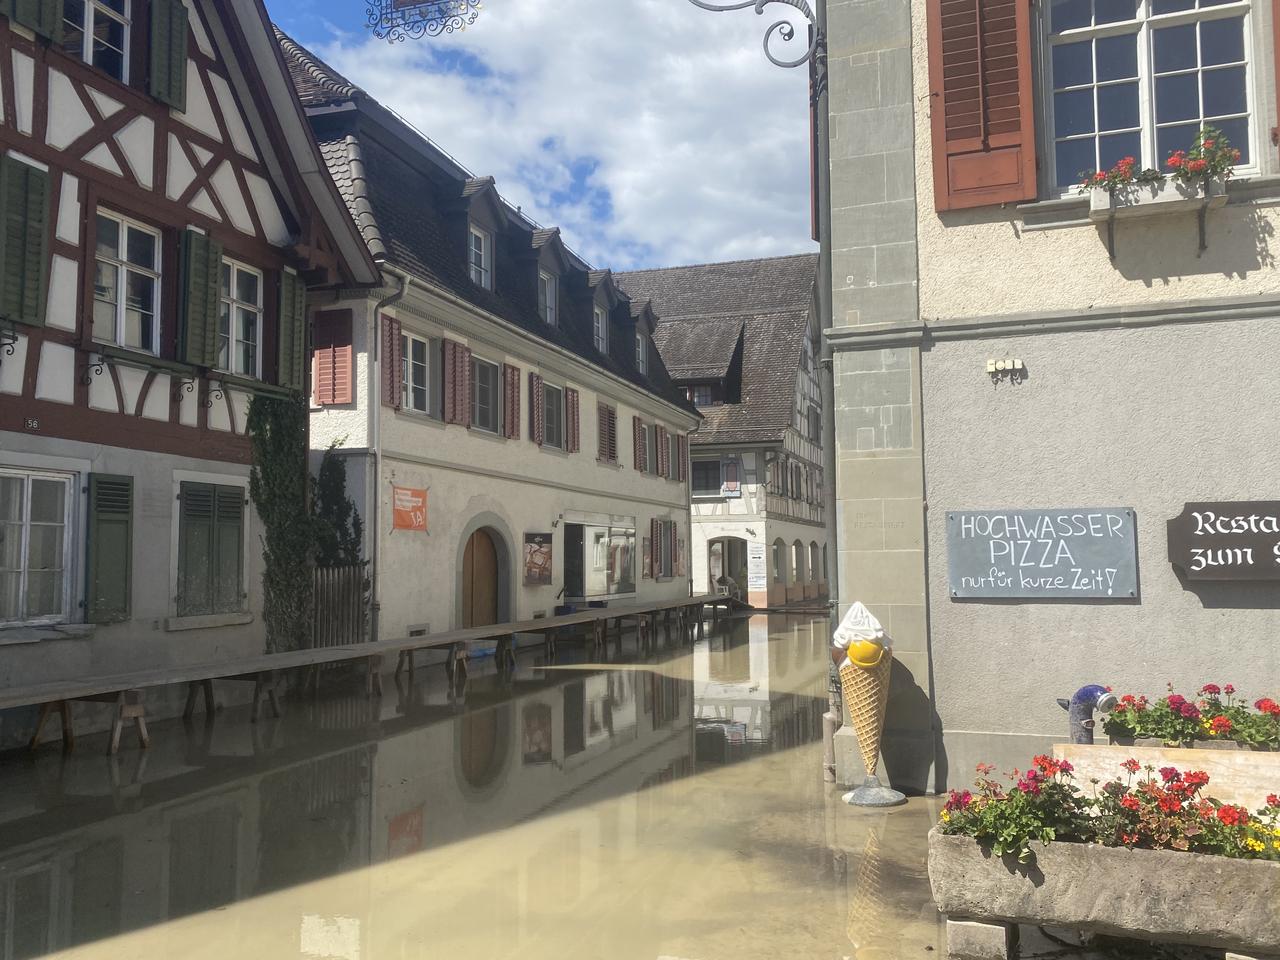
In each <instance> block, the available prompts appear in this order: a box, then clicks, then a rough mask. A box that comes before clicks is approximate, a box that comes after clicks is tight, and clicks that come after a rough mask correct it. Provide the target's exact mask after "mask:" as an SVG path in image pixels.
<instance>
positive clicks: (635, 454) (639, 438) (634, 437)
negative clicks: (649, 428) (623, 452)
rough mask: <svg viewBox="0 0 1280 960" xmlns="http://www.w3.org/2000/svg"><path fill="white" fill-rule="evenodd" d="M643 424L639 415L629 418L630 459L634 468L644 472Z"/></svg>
mask: <svg viewBox="0 0 1280 960" xmlns="http://www.w3.org/2000/svg"><path fill="white" fill-rule="evenodd" d="M644 455H645V447H644V424H643V423H641V422H640V418H639V417H632V418H631V459H632V461H633V462H634V463H635V466H636V469H637V470H639V471H640V472H641V473H644Z"/></svg>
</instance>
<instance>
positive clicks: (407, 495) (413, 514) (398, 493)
mask: <svg viewBox="0 0 1280 960" xmlns="http://www.w3.org/2000/svg"><path fill="white" fill-rule="evenodd" d="M391 526H392V529H394V530H421V531H422V532H424V533H425V532H426V529H427V491H425V490H418V489H415V488H414V487H392V488H391Z"/></svg>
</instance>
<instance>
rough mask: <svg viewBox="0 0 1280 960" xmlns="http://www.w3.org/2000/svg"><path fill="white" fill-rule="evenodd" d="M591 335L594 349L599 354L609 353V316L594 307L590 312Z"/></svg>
mask: <svg viewBox="0 0 1280 960" xmlns="http://www.w3.org/2000/svg"><path fill="white" fill-rule="evenodd" d="M591 335H592V338H593V339H594V340H595V344H596V349H597V350H599V351H600V352H601V353H608V352H609V315H608V314H607V313H605V312H604V310H603V309H601V308H600V307H596V308H595V309H594V310H593V311H592V316H591Z"/></svg>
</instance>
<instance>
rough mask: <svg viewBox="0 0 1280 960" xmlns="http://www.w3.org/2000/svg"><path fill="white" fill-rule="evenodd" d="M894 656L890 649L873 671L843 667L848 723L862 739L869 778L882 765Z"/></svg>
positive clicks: (859, 741) (842, 675)
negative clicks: (881, 747) (883, 739)
mask: <svg viewBox="0 0 1280 960" xmlns="http://www.w3.org/2000/svg"><path fill="white" fill-rule="evenodd" d="M892 668H893V654H892V653H891V652H890V651H888V650H886V651H885V652H884V656H883V657H881V658H880V662H879V663H878V664H876V665H875V666H874V667H872V668H871V669H869V670H864V669H863V668H862V667H855V666H854V665H853V664H851V663H846V664H844V665H842V666H841V667H840V690H841V692H842V693H843V694H844V709H845V723H847V724H849V725H850V726H851V727H853V732H854V733H855V734H857V736H858V749H859V750H860V751H861V752H862V762H863V764H864V765H865V766H866V768H867V775H868V776H874V775H875V773H876V770H877V769H878V768H879V766H880V736H881V734H883V733H884V712H885V708H886V707H887V706H888V705H889V672H890V670H892Z"/></svg>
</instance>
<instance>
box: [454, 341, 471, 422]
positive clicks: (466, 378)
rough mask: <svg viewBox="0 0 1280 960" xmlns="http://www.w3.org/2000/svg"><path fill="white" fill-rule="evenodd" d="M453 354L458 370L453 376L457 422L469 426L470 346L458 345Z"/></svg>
mask: <svg viewBox="0 0 1280 960" xmlns="http://www.w3.org/2000/svg"><path fill="white" fill-rule="evenodd" d="M454 356H455V357H456V359H457V364H458V371H457V375H456V377H455V378H454V379H455V380H456V381H457V384H458V423H460V424H462V425H463V426H464V427H469V426H471V348H470V347H464V346H462V345H461V344H459V345H458V349H457V350H456V351H455V353H454Z"/></svg>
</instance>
